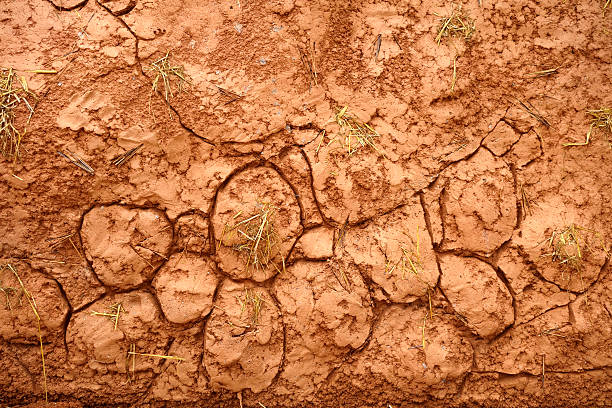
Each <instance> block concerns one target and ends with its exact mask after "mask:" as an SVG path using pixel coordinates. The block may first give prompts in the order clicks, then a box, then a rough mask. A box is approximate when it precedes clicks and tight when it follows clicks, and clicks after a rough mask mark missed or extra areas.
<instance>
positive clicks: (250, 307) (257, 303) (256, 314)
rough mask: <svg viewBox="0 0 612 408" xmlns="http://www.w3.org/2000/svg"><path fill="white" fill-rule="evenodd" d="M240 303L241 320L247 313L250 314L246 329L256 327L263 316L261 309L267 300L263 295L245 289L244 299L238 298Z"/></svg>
mask: <svg viewBox="0 0 612 408" xmlns="http://www.w3.org/2000/svg"><path fill="white" fill-rule="evenodd" d="M236 299H237V300H238V303H239V304H240V318H242V315H243V314H244V313H245V312H247V311H248V312H249V320H250V322H249V324H248V325H247V327H246V328H250V327H255V326H257V325H258V324H259V318H260V316H261V309H262V307H263V305H264V303H265V300H264V298H263V296H262V294H261V293H255V290H253V289H251V290H249V289H245V290H244V297H240V296H236Z"/></svg>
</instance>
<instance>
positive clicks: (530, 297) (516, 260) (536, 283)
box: [497, 246, 576, 324]
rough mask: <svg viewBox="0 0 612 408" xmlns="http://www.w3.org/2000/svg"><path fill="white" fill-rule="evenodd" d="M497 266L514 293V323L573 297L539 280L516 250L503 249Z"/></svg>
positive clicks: (513, 248)
mask: <svg viewBox="0 0 612 408" xmlns="http://www.w3.org/2000/svg"><path fill="white" fill-rule="evenodd" d="M497 266H498V267H499V269H501V271H502V272H503V273H504V275H505V276H506V278H507V279H508V283H509V284H510V287H512V290H513V291H514V295H515V299H516V324H520V323H524V322H527V321H529V320H532V319H533V318H534V317H536V316H539V315H540V314H542V313H544V312H546V311H547V310H549V309H552V308H554V307H557V306H562V305H566V304H568V303H569V302H570V301H572V300H574V299H575V297H576V296H575V295H574V294H571V293H568V292H566V291H562V290H561V289H559V287H557V286H556V285H554V284H552V283H548V282H545V281H543V280H542V279H539V278H538V277H537V276H536V274H535V273H534V271H535V268H534V267H533V264H532V263H530V262H528V261H527V260H526V259H525V257H524V256H523V255H521V254H520V253H519V252H518V249H517V248H516V247H513V246H508V247H507V248H504V250H503V252H502V253H501V254H500V257H499V259H498V261H497Z"/></svg>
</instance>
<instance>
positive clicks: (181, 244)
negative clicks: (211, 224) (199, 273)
mask: <svg viewBox="0 0 612 408" xmlns="http://www.w3.org/2000/svg"><path fill="white" fill-rule="evenodd" d="M174 228H175V235H176V246H177V247H178V249H179V251H189V252H195V253H198V254H200V255H201V254H206V253H208V252H209V251H210V248H209V240H208V218H206V217H205V216H204V215H202V214H199V213H193V214H187V215H183V216H181V217H179V218H177V220H176V223H175V225H174Z"/></svg>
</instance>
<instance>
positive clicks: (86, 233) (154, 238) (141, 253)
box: [81, 205, 172, 289]
mask: <svg viewBox="0 0 612 408" xmlns="http://www.w3.org/2000/svg"><path fill="white" fill-rule="evenodd" d="M81 237H82V239H83V247H84V249H85V254H86V255H87V259H88V260H89V261H90V262H91V263H92V265H93V269H94V271H95V272H96V275H97V276H98V278H100V280H101V281H102V282H103V283H104V284H105V285H108V286H113V287H116V288H121V289H128V288H133V287H135V286H138V285H139V284H141V283H142V282H144V281H146V280H149V279H151V277H152V276H153V273H154V272H155V270H156V269H157V268H158V267H159V266H160V265H161V264H162V263H163V262H164V261H165V260H166V259H167V256H168V252H169V250H170V245H171V242H172V226H171V225H170V224H169V223H168V221H167V219H166V217H165V215H164V213H163V212H161V211H157V210H149V209H146V210H145V209H131V208H128V207H124V206H120V205H111V206H101V207H95V208H93V209H92V210H91V211H89V212H88V213H87V214H86V215H85V217H84V219H83V226H82V228H81Z"/></svg>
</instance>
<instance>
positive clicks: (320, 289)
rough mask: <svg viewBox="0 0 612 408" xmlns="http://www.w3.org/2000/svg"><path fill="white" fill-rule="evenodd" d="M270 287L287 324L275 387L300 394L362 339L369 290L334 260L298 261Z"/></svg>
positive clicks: (309, 391)
mask: <svg viewBox="0 0 612 408" xmlns="http://www.w3.org/2000/svg"><path fill="white" fill-rule="evenodd" d="M274 288H275V291H276V296H277V298H278V301H279V303H280V307H281V310H282V312H283V320H284V322H285V325H286V330H287V336H286V339H287V346H286V355H285V366H284V369H283V372H282V374H281V377H280V381H281V384H282V385H281V387H280V388H279V389H280V392H281V393H283V394H285V393H290V394H292V395H300V396H304V397H305V396H308V395H311V394H312V393H313V392H314V391H315V390H316V388H317V387H318V384H320V383H321V382H322V381H324V380H325V378H326V377H327V375H328V374H329V373H330V372H331V370H332V369H333V368H334V367H337V366H338V365H339V364H340V363H341V362H342V360H343V357H344V356H346V355H347V353H349V352H350V351H351V350H354V349H356V348H358V347H360V346H361V345H363V343H364V342H365V340H366V338H367V337H368V334H369V331H370V326H371V324H372V317H373V314H372V310H371V301H370V296H369V293H368V289H367V287H366V285H365V284H364V282H363V280H362V279H361V275H360V274H359V272H358V271H357V270H356V269H355V268H354V267H350V266H346V265H342V264H340V263H338V262H337V261H328V262H307V261H299V262H297V263H296V264H295V265H293V266H291V267H289V268H288V269H287V271H286V273H284V274H282V275H281V276H279V277H278V278H277V280H276V282H275V286H274ZM283 390H284V391H283Z"/></svg>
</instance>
